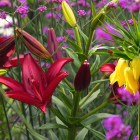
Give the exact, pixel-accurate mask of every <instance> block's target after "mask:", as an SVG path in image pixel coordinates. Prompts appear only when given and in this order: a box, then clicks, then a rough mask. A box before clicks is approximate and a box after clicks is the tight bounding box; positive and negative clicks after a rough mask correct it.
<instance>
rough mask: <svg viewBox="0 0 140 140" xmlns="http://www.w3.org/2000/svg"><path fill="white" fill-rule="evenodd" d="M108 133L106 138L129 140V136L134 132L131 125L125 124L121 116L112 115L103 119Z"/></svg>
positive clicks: (110, 139)
mask: <svg viewBox="0 0 140 140" xmlns="http://www.w3.org/2000/svg"><path fill="white" fill-rule="evenodd" d="M103 125H104V127H105V129H107V130H108V132H107V133H106V140H115V139H119V140H127V138H128V136H129V135H130V134H131V133H132V131H133V130H132V129H130V126H129V125H128V126H125V124H124V123H123V120H122V118H121V116H110V117H107V118H106V119H104V120H103Z"/></svg>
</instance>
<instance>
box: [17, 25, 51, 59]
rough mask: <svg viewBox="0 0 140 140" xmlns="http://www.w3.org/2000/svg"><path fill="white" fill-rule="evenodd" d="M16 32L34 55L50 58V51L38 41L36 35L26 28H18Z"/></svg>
mask: <svg viewBox="0 0 140 140" xmlns="http://www.w3.org/2000/svg"><path fill="white" fill-rule="evenodd" d="M16 32H17V35H18V37H19V38H20V39H21V40H22V39H23V43H24V45H25V47H26V48H27V49H28V50H29V51H30V52H31V53H33V54H34V55H36V56H38V57H40V58H43V59H47V60H48V59H50V58H51V55H50V53H49V52H48V51H47V50H46V49H45V48H44V47H43V45H42V44H41V43H40V42H39V41H37V40H36V39H35V38H34V37H32V36H31V35H30V34H28V33H27V32H25V31H24V30H22V33H21V30H20V29H18V28H16Z"/></svg>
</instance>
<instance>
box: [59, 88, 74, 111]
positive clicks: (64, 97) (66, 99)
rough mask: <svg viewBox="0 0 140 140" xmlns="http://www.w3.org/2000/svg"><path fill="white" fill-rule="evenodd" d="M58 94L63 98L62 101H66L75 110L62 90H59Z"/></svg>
mask: <svg viewBox="0 0 140 140" xmlns="http://www.w3.org/2000/svg"><path fill="white" fill-rule="evenodd" d="M57 92H58V94H59V95H60V96H61V98H62V100H63V101H64V103H65V104H66V105H67V106H68V107H69V108H70V109H71V110H73V104H72V103H71V101H70V100H69V98H68V97H67V96H66V95H64V94H63V93H62V92H61V91H60V90H57Z"/></svg>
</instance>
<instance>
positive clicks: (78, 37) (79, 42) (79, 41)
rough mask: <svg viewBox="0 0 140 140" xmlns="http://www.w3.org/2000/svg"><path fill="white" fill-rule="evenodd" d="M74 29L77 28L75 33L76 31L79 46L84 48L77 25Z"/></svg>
mask: <svg viewBox="0 0 140 140" xmlns="http://www.w3.org/2000/svg"><path fill="white" fill-rule="evenodd" d="M74 29H75V33H76V38H77V42H78V46H79V47H80V48H81V49H82V46H81V40H80V36H79V32H78V28H77V26H76V27H75V28H74Z"/></svg>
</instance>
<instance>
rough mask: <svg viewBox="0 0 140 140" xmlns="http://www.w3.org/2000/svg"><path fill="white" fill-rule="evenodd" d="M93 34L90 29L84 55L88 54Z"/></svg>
mask: <svg viewBox="0 0 140 140" xmlns="http://www.w3.org/2000/svg"><path fill="white" fill-rule="evenodd" d="M93 36H94V32H93V31H92V30H90V34H89V39H88V42H87V45H86V51H85V55H86V56H88V51H89V48H90V45H91V42H92V40H93Z"/></svg>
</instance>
